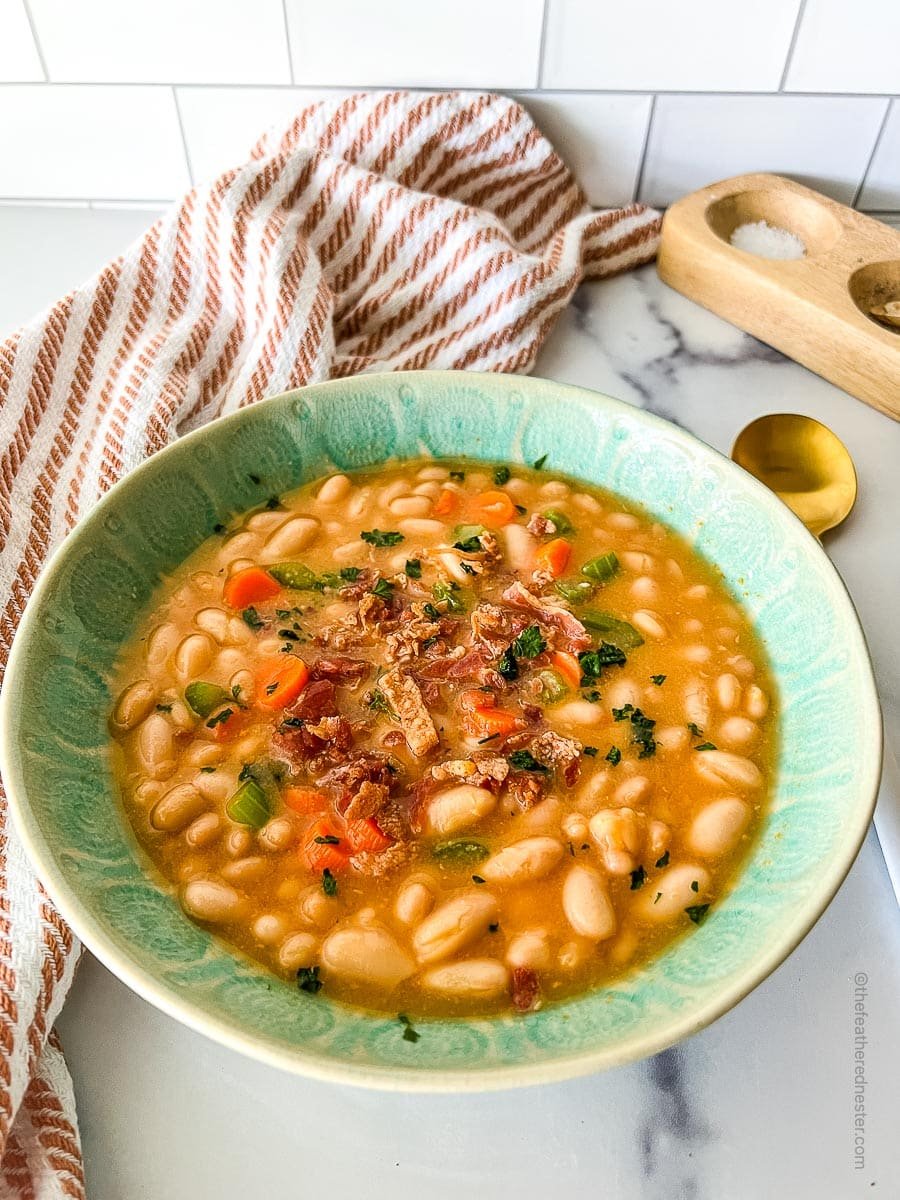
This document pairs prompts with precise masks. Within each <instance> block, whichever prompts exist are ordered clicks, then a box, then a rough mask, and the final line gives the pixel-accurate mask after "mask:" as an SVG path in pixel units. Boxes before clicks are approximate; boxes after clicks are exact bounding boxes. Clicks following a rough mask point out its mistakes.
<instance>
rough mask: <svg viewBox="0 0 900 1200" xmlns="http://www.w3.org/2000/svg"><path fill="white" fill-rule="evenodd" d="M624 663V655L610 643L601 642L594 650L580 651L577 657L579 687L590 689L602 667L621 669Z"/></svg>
mask: <svg viewBox="0 0 900 1200" xmlns="http://www.w3.org/2000/svg"><path fill="white" fill-rule="evenodd" d="M625 662H626V658H625V655H624V654H623V652H622V651H621V650H620V649H619V647H618V646H614V645H613V644H612V642H601V643H600V645H599V646H598V647H597V649H596V650H582V651H581V653H580V654H579V655H578V665H579V666H580V667H581V686H582V687H591V686H592V685H593V684H595V683H596V682H597V680H598V679H599V677H600V674H601V672H602V671H603V669H604V667H621V666H624V665H625Z"/></svg>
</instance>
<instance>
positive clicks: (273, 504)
mask: <svg viewBox="0 0 900 1200" xmlns="http://www.w3.org/2000/svg"><path fill="white" fill-rule="evenodd" d="M266 508H267V509H268V510H269V512H271V511H272V510H273V509H275V508H281V498H280V497H279V496H270V497H269V498H268V500H267V501H266Z"/></svg>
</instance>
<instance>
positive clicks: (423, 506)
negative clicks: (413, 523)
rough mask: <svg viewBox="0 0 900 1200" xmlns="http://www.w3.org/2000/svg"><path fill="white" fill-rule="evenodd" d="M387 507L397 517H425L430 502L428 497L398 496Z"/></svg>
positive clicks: (428, 511)
mask: <svg viewBox="0 0 900 1200" xmlns="http://www.w3.org/2000/svg"><path fill="white" fill-rule="evenodd" d="M388 507H389V508H390V510H391V512H392V513H393V514H394V515H395V516H397V517H427V516H428V514H429V513H430V512H431V500H430V498H429V497H428V496H398V497H397V498H396V499H395V500H392V501H391V502H390V504H389V506H388Z"/></svg>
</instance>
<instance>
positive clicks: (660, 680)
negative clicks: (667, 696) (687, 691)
mask: <svg viewBox="0 0 900 1200" xmlns="http://www.w3.org/2000/svg"><path fill="white" fill-rule="evenodd" d="M650 682H651V683H655V684H656V686H657V687H662V685H663V684H664V683H665V682H666V677H665V675H651V676H650Z"/></svg>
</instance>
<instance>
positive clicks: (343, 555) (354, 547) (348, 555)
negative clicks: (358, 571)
mask: <svg viewBox="0 0 900 1200" xmlns="http://www.w3.org/2000/svg"><path fill="white" fill-rule="evenodd" d="M368 553H369V547H368V546H367V545H366V543H365V542H362V541H355V542H345V543H344V545H343V546H335V548H334V549H333V550H332V552H331V557H332V558H333V559H335V560H336V561H337V562H352V561H353V560H354V559H359V558H360V557H361V556H362V555H364V554H365V555H368Z"/></svg>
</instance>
